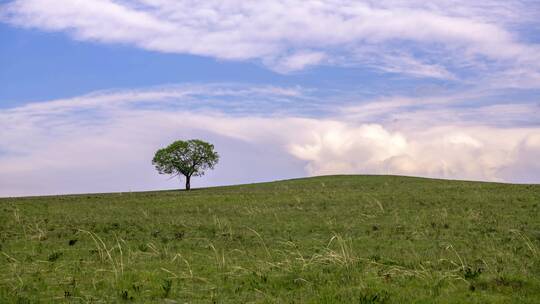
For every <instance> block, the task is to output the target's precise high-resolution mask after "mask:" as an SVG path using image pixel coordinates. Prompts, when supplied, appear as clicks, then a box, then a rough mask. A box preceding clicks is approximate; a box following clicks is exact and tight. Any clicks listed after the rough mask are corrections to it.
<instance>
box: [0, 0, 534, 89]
mask: <svg viewBox="0 0 540 304" xmlns="http://www.w3.org/2000/svg"><path fill="white" fill-rule="evenodd" d="M537 13H538V8H537V4H535V2H534V1H517V0H515V1H504V2H500V1H492V0H483V1H462V0H445V1H437V2H436V3H431V2H430V3H425V2H419V1H393V0H385V1H351V0H339V1H297V0H287V1H257V2H246V1H236V0H234V1H227V2H223V1H176V0H133V1H119V0H116V1H115V0H92V1H82V0H69V1H68V0H15V1H11V2H8V3H7V4H4V5H3V6H2V13H1V14H0V20H2V21H4V22H7V23H9V24H12V25H15V26H21V27H29V28H38V29H42V30H46V31H60V32H66V33H69V34H70V35H71V36H72V37H74V38H75V39H79V40H85V41H97V42H101V43H121V44H128V45H133V46H136V47H139V48H143V49H146V50H151V51H158V52H166V53H179V54H194V55H201V56H209V57H214V58H218V59H226V60H254V61H259V62H261V63H263V64H264V65H266V66H268V67H269V68H271V69H273V70H275V71H278V72H283V73H290V72H294V71H298V70H302V69H304V68H306V67H309V66H316V65H338V66H350V65H353V66H369V67H372V68H380V70H381V71H385V72H391V73H399V74H404V75H409V76H413V77H429V78H442V79H456V75H459V77H461V78H468V75H469V74H473V75H469V77H470V78H472V77H474V79H477V78H478V77H479V76H481V78H484V77H487V76H488V75H490V74H493V73H494V72H496V73H502V74H504V75H505V76H506V77H508V76H509V75H514V76H515V77H517V79H518V81H516V83H515V84H514V85H518V84H519V83H521V82H529V84H528V85H529V86H530V85H533V86H538V85H539V83H538V79H537V77H536V76H534V74H535V73H536V74H537V73H538V71H539V70H540V66H539V64H538V62H540V57H539V55H538V54H539V53H540V47H539V45H538V44H537V43H534V42H531V41H530V39H528V38H529V37H528V36H527V31H526V29H525V28H531V25H533V26H534V25H536V26H537V25H538V21H537V20H538V14H537ZM396 49H398V50H399V52H397V53H396V52H395V51H394V50H396ZM519 71H521V72H519ZM529 75H532V76H531V78H530V77H528V76H529Z"/></svg>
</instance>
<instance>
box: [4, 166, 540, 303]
mask: <svg viewBox="0 0 540 304" xmlns="http://www.w3.org/2000/svg"><path fill="white" fill-rule="evenodd" d="M50 302H73V303H111V302H113V303H114V302H145V303H148V302H152V303H540V185H511V184H497V183H481V182H462V181H447V180H432V179H422V178H412V177H397V176H324V177H315V178H306V179H296V180H287V181H280V182H272V183H262V184H253V185H241V186H230V187H216V188H207V189H195V190H193V191H159V192H142V193H117V194H88V195H67V196H49V197H30V198H4V199H0V303H50Z"/></svg>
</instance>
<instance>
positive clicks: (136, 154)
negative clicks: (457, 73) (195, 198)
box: [0, 85, 540, 196]
mask: <svg viewBox="0 0 540 304" xmlns="http://www.w3.org/2000/svg"><path fill="white" fill-rule="evenodd" d="M315 98H316V96H312V95H310V90H307V89H302V88H280V87H272V86H267V87H264V86H261V87H246V86H240V85H237V86H234V85H208V86H195V85H192V86H189V85H184V86H167V87H156V88H149V89H141V90H131V91H130V90H126V91H107V92H98V93H92V94H89V95H85V96H79V97H74V98H70V99H63V100H53V101H44V102H39V103H31V104H27V105H23V106H19V107H16V108H10V109H3V110H0V137H1V138H2V141H1V142H0V196H8V195H29V194H52V193H70V192H101V191H127V190H147V189H156V188H163V187H176V186H177V181H175V180H168V179H167V178H166V177H163V176H159V175H157V174H156V172H155V170H154V169H153V168H152V165H151V164H150V160H151V158H152V154H153V153H154V152H155V150H156V149H157V148H159V147H161V146H164V145H166V144H168V143H169V142H170V141H172V140H174V139H177V138H193V137H199V138H204V139H206V140H209V141H211V142H213V143H215V144H216V146H217V150H218V151H220V152H221V153H222V163H221V164H220V166H218V168H217V170H216V171H214V172H212V173H210V174H209V175H208V176H207V177H206V178H204V179H201V180H196V181H194V182H195V183H197V184H196V186H204V185H217V184H231V183H243V182H253V181H263V180H271V179H280V178H288V177H298V176H304V175H306V174H307V175H316V174H336V173H355V174H356V173H359V174H366V173H369V174H405V175H419V176H429V177H443V178H463V179H474V180H490V181H513V182H540V163H538V157H537V155H538V153H539V152H540V127H539V126H538V121H537V119H536V120H534V117H537V113H538V112H537V111H538V106H537V105H534V104H516V105H506V111H507V112H508V111H510V110H511V109H512V108H513V107H515V108H516V109H517V110H516V111H518V112H519V113H521V114H520V115H516V116H513V117H514V118H515V119H512V116H510V117H508V116H506V113H505V112H503V111H498V110H497V111H495V110H494V109H493V108H492V106H477V107H475V108H474V111H476V113H478V114H479V115H478V116H475V117H468V116H461V117H458V119H456V118H450V117H445V116H444V115H440V116H437V117H435V118H434V119H430V118H429V117H432V116H433V115H434V114H433V113H434V111H441V112H442V111H454V113H458V112H459V111H458V110H457V109H453V110H451V109H449V108H448V101H446V100H445V98H443V97H441V98H440V99H439V100H435V101H434V102H433V103H432V104H431V107H428V108H426V109H425V110H418V109H415V108H407V107H405V108H404V106H407V105H411V104H413V103H414V102H413V100H412V99H407V98H395V99H393V100H392V101H381V100H375V101H371V102H368V103H363V105H359V106H357V107H356V108H355V109H356V110H360V109H369V108H376V107H375V105H376V104H379V103H380V104H381V105H382V107H381V110H380V112H378V114H377V115H379V116H378V118H377V120H378V121H377V122H373V121H369V120H368V119H367V118H366V117H362V116H358V115H349V114H350V111H347V110H346V109H350V106H348V107H343V108H342V110H340V111H337V112H336V111H330V112H327V114H326V115H322V116H318V117H307V116H301V115H299V114H298V113H297V112H296V111H294V109H293V110H291V111H290V112H281V111H276V110H275V109H273V108H272V107H273V106H277V108H278V109H281V108H282V106H283V105H285V104H287V105H291V104H298V107H305V104H306V101H309V102H311V101H312V100H313V99H315ZM385 102H386V106H384V103H385ZM424 103H427V102H426V101H424ZM209 106H211V107H210V108H212V109H213V110H212V111H209V110H207V109H208V108H209ZM250 107H252V108H251V109H250ZM362 107H363V108H362ZM470 108H471V107H470V106H469V109H465V110H462V111H461V112H467V111H470V110H471V109H470ZM525 108H527V109H528V110H527V111H525V110H523V109H525ZM381 111H382V112H384V113H381ZM423 111H424V112H423ZM360 112H361V111H360ZM407 113H409V114H410V115H412V116H413V117H415V119H413V120H408V121H406V122H404V123H400V122H397V123H396V121H395V115H398V114H399V115H405V116H406V115H407ZM480 114H481V115H480ZM518 116H524V117H527V116H529V117H532V118H530V119H525V120H522V119H518V118H519V117H518ZM422 117H423V118H422ZM487 117H489V120H484V118H487ZM498 118H500V119H504V120H505V121H507V123H506V125H505V126H500V124H498V123H493V122H495V121H496V120H497V119H498Z"/></svg>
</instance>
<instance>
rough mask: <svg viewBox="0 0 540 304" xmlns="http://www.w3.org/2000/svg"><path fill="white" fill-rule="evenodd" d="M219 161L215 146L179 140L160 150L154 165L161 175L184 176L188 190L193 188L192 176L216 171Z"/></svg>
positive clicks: (195, 140)
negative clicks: (207, 171)
mask: <svg viewBox="0 0 540 304" xmlns="http://www.w3.org/2000/svg"><path fill="white" fill-rule="evenodd" d="M218 161H219V154H218V153H217V152H215V151H214V145H212V144H210V143H207V142H204V141H202V140H199V139H190V140H187V141H183V140H177V141H175V142H173V143H172V144H170V145H169V146H168V147H166V148H163V149H159V150H158V151H157V152H156V155H154V159H153V160H152V164H153V165H154V166H155V167H156V170H157V171H158V172H159V174H172V175H173V176H180V175H183V176H185V178H186V190H189V189H190V188H191V185H190V181H191V177H192V176H202V175H204V173H205V171H206V170H208V169H214V166H215V165H216V164H217V163H218Z"/></svg>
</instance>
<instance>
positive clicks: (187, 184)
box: [186, 176, 191, 190]
mask: <svg viewBox="0 0 540 304" xmlns="http://www.w3.org/2000/svg"><path fill="white" fill-rule="evenodd" d="M190 180H191V176H186V190H189V189H191V185H190Z"/></svg>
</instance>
